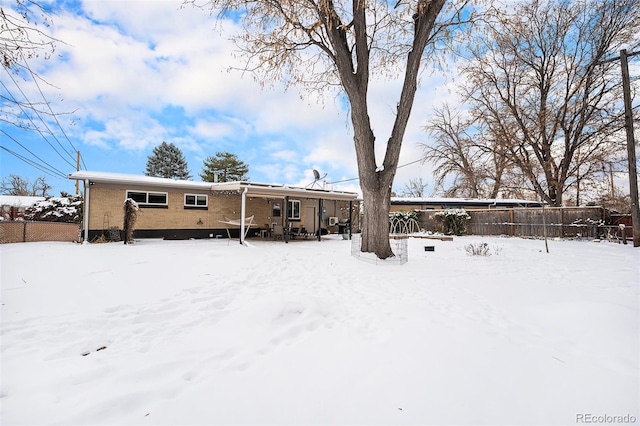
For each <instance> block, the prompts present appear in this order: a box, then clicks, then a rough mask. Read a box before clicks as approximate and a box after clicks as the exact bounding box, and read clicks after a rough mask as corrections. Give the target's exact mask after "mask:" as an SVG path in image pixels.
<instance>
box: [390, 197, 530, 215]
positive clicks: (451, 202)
mask: <svg viewBox="0 0 640 426" xmlns="http://www.w3.org/2000/svg"><path fill="white" fill-rule="evenodd" d="M516 207H542V203H541V202H540V201H530V200H519V199H504V198H444V197H391V211H392V212H405V211H412V210H444V209H465V210H484V209H511V208H516Z"/></svg>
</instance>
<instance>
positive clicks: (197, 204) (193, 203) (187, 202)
mask: <svg viewBox="0 0 640 426" xmlns="http://www.w3.org/2000/svg"><path fill="white" fill-rule="evenodd" d="M184 206H185V207H187V208H206V207H207V206H208V200H207V196H206V195H198V194H184Z"/></svg>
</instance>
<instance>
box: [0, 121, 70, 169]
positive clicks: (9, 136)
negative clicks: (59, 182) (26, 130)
mask: <svg viewBox="0 0 640 426" xmlns="http://www.w3.org/2000/svg"><path fill="white" fill-rule="evenodd" d="M0 132H2V133H4V134H5V135H6V136H7V137H8V138H9V139H11V140H12V141H14V142H15V143H17V144H18V145H20V146H21V147H22V148H23V149H24V150H25V151H27V152H28V153H29V154H31V155H33V156H34V157H35V158H37V159H38V160H39V161H40V163H41V164H38V163H36V162H35V161H33V160H30V159H29V160H28V161H27V160H26V159H25V158H26V157H23V156H21V155H20V154H17V153H15V152H13V151H11V150H10V149H7V148H5V147H2V148H3V149H4V150H5V151H7V152H8V153H10V154H12V155H14V156H16V157H18V158H20V159H21V160H23V161H25V162H26V163H27V164H30V165H32V166H34V167H36V168H38V169H39V170H42V171H44V170H43V169H42V168H47V169H49V170H51V171H52V172H53V173H54V174H57V175H58V176H59V177H63V178H65V179H66V175H65V174H64V173H63V172H61V171H60V170H58V169H56V168H55V167H54V166H52V165H51V164H49V163H48V162H46V161H45V160H43V159H42V158H40V157H39V156H38V155H36V154H35V153H33V152H31V150H29V148H27V147H26V146H24V145H23V144H21V143H20V142H18V140H16V139H15V138H14V137H13V136H11V135H10V134H8V133H7V132H5V131H4V130H2V129H0Z"/></svg>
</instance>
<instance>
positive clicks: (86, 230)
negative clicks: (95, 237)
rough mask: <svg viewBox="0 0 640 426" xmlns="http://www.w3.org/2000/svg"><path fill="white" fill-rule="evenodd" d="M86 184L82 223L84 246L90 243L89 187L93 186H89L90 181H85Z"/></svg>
mask: <svg viewBox="0 0 640 426" xmlns="http://www.w3.org/2000/svg"><path fill="white" fill-rule="evenodd" d="M83 183H84V209H83V211H84V212H83V213H82V214H83V216H84V217H83V218H82V221H83V222H84V223H83V225H84V239H83V241H82V244H88V243H89V187H90V186H91V185H90V184H89V179H85V180H84V181H83Z"/></svg>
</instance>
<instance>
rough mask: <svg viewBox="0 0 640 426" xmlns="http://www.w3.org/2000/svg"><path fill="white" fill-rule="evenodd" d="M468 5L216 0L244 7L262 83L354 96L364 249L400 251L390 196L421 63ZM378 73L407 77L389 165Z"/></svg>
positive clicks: (242, 37) (221, 7)
mask: <svg viewBox="0 0 640 426" xmlns="http://www.w3.org/2000/svg"><path fill="white" fill-rule="evenodd" d="M467 2H468V0H457V1H451V2H446V0H406V1H405V0H400V1H398V2H397V3H396V4H395V6H394V5H393V3H388V2H373V1H352V2H347V1H339V0H338V1H334V0H305V1H302V0H273V1H269V2H264V1H258V0H209V2H208V5H209V7H210V8H211V11H212V12H214V13H215V12H217V13H222V14H223V15H224V14H227V13H231V12H235V11H239V12H241V13H239V14H238V15H237V16H238V17H239V19H240V21H241V25H242V26H243V31H242V34H239V35H238V36H237V37H235V42H236V43H237V45H238V47H239V49H240V50H241V51H242V52H243V53H244V54H245V55H246V56H245V57H246V58H247V64H246V67H245V69H244V70H245V71H250V72H252V73H254V75H255V76H256V77H257V78H258V79H259V80H260V81H262V82H267V81H274V80H282V81H285V82H286V83H287V84H298V85H300V86H301V87H304V88H306V89H309V90H315V91H319V92H320V91H325V90H326V89H332V88H333V89H339V90H340V91H341V92H342V93H344V94H345V95H346V100H347V101H348V103H349V106H350V113H351V123H352V125H353V132H354V135H353V139H354V145H355V150H356V160H357V164H358V176H359V179H360V187H361V189H362V193H363V201H364V220H363V224H362V246H361V250H362V251H364V252H373V253H375V254H376V255H377V256H378V257H379V258H382V259H384V258H388V257H390V256H393V252H392V251H391V246H390V244H389V220H388V213H389V207H390V200H389V198H390V194H391V187H392V184H393V179H394V177H395V174H396V168H397V165H398V157H399V155H400V148H401V145H402V140H403V137H404V133H405V130H406V126H407V122H408V120H409V116H410V113H411V109H412V107H413V103H414V98H415V94H416V89H417V85H418V74H419V72H420V68H421V66H422V65H423V64H424V61H425V60H426V59H429V58H433V57H434V52H435V49H436V48H438V47H442V41H443V40H447V39H449V38H450V37H451V34H452V31H453V28H454V27H453V25H455V24H458V23H460V22H461V21H462V20H463V19H464V20H467V21H469V20H472V19H474V15H473V14H472V13H471V12H468V13H467V12H466V11H464V7H465V5H466V4H467ZM188 3H194V4H195V3H196V2H195V0H189V1H188ZM445 3H446V6H445ZM220 11H221V12H220ZM438 18H440V19H442V21H438ZM374 74H375V75H377V76H383V77H387V76H392V77H395V76H396V75H404V80H403V84H402V89H401V92H400V94H399V98H398V102H397V109H396V116H395V122H394V125H393V128H392V130H391V134H390V135H389V136H388V138H387V139H386V143H385V145H384V147H385V151H384V152H385V154H384V158H383V159H382V162H381V163H379V162H377V161H376V155H375V151H376V136H375V135H374V132H373V127H372V123H371V120H370V116H369V104H368V98H367V94H368V90H369V84H370V79H371V76H372V75H374Z"/></svg>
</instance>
